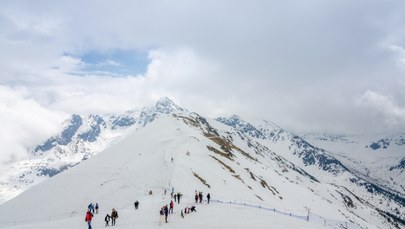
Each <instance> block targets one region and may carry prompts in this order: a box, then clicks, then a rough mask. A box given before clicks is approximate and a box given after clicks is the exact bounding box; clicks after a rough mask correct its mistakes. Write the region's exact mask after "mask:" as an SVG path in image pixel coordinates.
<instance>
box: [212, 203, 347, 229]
mask: <svg viewBox="0 0 405 229" xmlns="http://www.w3.org/2000/svg"><path fill="white" fill-rule="evenodd" d="M211 202H218V203H227V202H224V201H221V200H211ZM229 204H235V205H243V206H248V207H257V208H259V209H265V210H270V209H268V208H262V206H261V205H257V206H254V205H251V204H246V203H237V202H236V200H235V201H234V202H233V203H232V201H229ZM272 210H273V212H276V210H277V209H276V208H273V209H272ZM306 210H307V215H306V221H309V215H310V214H311V209H310V208H306ZM277 212H280V211H278V210H277ZM280 213H283V212H280ZM284 214H285V213H284ZM285 215H289V216H293V215H292V213H291V212H290V213H287V214H285ZM295 216H297V218H301V217H302V216H298V215H295ZM319 217H320V216H319ZM320 218H322V219H323V226H324V227H326V224H327V220H326V219H325V218H323V217H320ZM344 224H345V225H342V224H341V226H342V227H343V228H344V229H348V228H349V226H348V224H347V222H344Z"/></svg>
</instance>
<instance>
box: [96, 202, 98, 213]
mask: <svg viewBox="0 0 405 229" xmlns="http://www.w3.org/2000/svg"><path fill="white" fill-rule="evenodd" d="M96 214H98V203H96Z"/></svg>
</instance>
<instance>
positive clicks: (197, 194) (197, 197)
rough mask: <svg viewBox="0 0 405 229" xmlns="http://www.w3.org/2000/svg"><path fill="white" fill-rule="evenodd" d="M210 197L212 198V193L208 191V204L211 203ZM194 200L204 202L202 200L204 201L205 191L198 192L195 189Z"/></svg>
mask: <svg viewBox="0 0 405 229" xmlns="http://www.w3.org/2000/svg"><path fill="white" fill-rule="evenodd" d="M210 199H211V195H210V194H209V193H208V194H207V203H208V204H209V203H210ZM194 200H195V203H198V202H200V203H202V201H203V193H202V192H197V190H195V195H194Z"/></svg>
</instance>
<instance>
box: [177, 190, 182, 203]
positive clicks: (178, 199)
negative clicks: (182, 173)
mask: <svg viewBox="0 0 405 229" xmlns="http://www.w3.org/2000/svg"><path fill="white" fill-rule="evenodd" d="M181 196H182V194H181V193H180V192H178V193H177V203H178V204H180V198H181Z"/></svg>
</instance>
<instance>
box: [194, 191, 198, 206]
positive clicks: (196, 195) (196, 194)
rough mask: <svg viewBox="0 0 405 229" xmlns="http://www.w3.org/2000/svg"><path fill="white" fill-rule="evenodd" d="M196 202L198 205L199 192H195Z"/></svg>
mask: <svg viewBox="0 0 405 229" xmlns="http://www.w3.org/2000/svg"><path fill="white" fill-rule="evenodd" d="M194 200H195V203H197V202H198V193H197V191H195V196H194Z"/></svg>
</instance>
